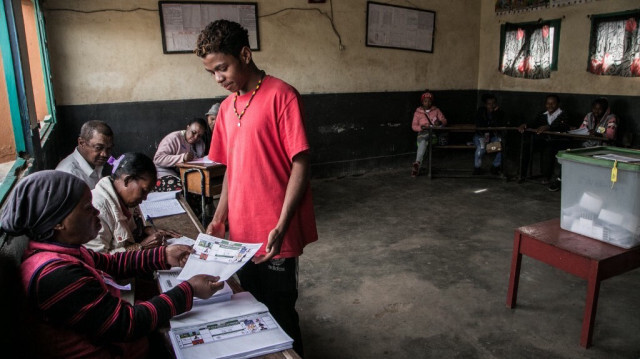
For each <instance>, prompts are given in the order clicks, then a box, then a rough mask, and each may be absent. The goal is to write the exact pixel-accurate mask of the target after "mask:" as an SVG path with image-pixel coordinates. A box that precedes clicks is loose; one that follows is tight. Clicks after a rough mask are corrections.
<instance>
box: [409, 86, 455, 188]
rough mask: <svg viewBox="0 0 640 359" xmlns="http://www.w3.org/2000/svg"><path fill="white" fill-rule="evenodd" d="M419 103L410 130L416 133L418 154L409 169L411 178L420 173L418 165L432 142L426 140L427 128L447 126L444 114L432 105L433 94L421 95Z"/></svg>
mask: <svg viewBox="0 0 640 359" xmlns="http://www.w3.org/2000/svg"><path fill="white" fill-rule="evenodd" d="M420 102H421V103H422V106H419V107H418V108H416V111H415V112H414V113H413V123H412V124H411V128H412V129H413V130H414V131H415V132H417V133H418V153H417V154H416V161H415V162H414V163H413V167H412V169H411V176H412V177H416V176H417V175H418V173H420V164H421V163H422V159H423V158H424V154H425V152H426V151H427V146H428V145H429V142H428V141H433V138H431V139H429V138H427V137H428V136H429V131H428V130H429V127H440V126H446V125H447V119H446V118H445V117H444V114H442V111H440V109H439V108H437V107H436V106H434V105H433V94H432V93H431V92H429V91H427V92H425V93H423V94H422V96H420ZM432 137H435V136H432ZM436 139H437V137H436Z"/></svg>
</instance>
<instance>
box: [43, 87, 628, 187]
mask: <svg viewBox="0 0 640 359" xmlns="http://www.w3.org/2000/svg"><path fill="white" fill-rule="evenodd" d="M484 92H485V91H477V90H447V91H434V94H435V103H436V105H437V106H438V107H440V108H441V109H442V111H443V112H444V114H445V116H446V117H447V119H448V120H449V123H451V124H461V123H471V122H473V120H472V119H473V114H474V113H475V110H476V108H477V106H478V105H479V99H480V96H481V95H482V94H483V93H484ZM494 93H495V94H496V95H497V96H498V102H499V104H500V106H501V107H502V108H503V110H505V111H506V113H507V117H508V118H509V120H510V122H511V123H512V124H513V125H518V124H520V123H522V122H524V121H526V120H527V119H530V118H531V117H533V116H535V114H536V113H538V112H541V111H543V110H544V99H545V95H546V94H544V93H535V92H512V91H494ZM420 94H421V92H393V93H387V92H375V93H342V94H308V95H303V96H302V97H303V102H304V108H305V115H306V126H307V133H308V137H309V142H310V144H311V147H312V174H313V176H314V177H316V178H326V177H340V176H347V175H357V174H363V173H366V172H369V171H378V170H384V169H393V168H409V166H410V165H411V163H412V162H413V160H414V156H415V150H416V144H415V133H414V132H413V131H412V130H411V120H412V117H413V112H414V110H415V108H416V107H417V106H418V105H419V99H420ZM559 95H560V97H561V100H562V108H563V109H565V110H566V111H568V112H569V114H570V115H571V118H572V119H573V121H574V122H575V124H576V125H579V123H580V122H581V120H582V118H583V117H584V115H585V114H586V113H587V112H588V111H589V110H590V104H591V101H592V100H593V99H594V98H595V97H597V96H596V95H572V94H559ZM608 98H609V102H610V103H611V105H612V108H613V109H614V112H615V113H616V114H618V115H619V117H620V118H621V120H622V121H621V124H620V133H621V134H622V133H631V134H633V135H634V136H633V137H632V140H633V145H635V146H638V145H639V144H640V136H638V134H639V133H640V96H608ZM221 100H222V99H197V100H181V101H151V102H135V103H114V104H98V105H79V106H59V107H58V122H59V125H60V126H59V128H58V130H59V131H61V132H60V133H59V135H57V136H56V140H59V141H61V142H60V143H59V145H57V146H53V148H55V149H57V150H58V151H59V152H57V153H56V154H55V156H57V157H58V158H59V159H60V158H63V157H64V156H65V155H67V154H68V153H70V152H71V151H73V148H74V146H75V143H76V138H77V136H78V133H79V130H80V126H81V125H82V124H83V123H84V122H86V121H88V120H102V121H105V122H107V123H108V124H109V125H110V126H111V127H112V128H113V130H114V132H115V133H116V138H115V148H114V152H115V153H116V154H119V153H122V152H127V151H139V152H143V153H146V154H148V155H149V156H153V154H154V153H155V150H156V147H157V145H158V143H159V142H160V140H161V139H162V138H163V136H165V135H166V134H167V133H169V132H171V131H175V130H178V129H181V128H183V127H185V126H186V122H187V121H188V120H189V119H190V118H192V117H203V114H204V113H205V112H206V111H207V110H208V109H209V107H210V106H211V104H212V103H213V102H215V101H218V102H219V101H221ZM620 137H622V136H620ZM49 156H52V155H51V154H49ZM55 156H53V157H55ZM461 156H472V153H467V152H461ZM47 162H50V161H47Z"/></svg>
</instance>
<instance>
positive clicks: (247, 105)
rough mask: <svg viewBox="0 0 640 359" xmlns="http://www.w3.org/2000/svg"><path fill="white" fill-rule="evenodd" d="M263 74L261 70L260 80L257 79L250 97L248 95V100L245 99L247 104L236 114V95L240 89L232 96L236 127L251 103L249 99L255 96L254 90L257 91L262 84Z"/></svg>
mask: <svg viewBox="0 0 640 359" xmlns="http://www.w3.org/2000/svg"><path fill="white" fill-rule="evenodd" d="M264 76H265V75H264V72H263V73H262V76H261V77H260V81H258V84H257V85H256V89H255V90H253V92H252V93H251V97H249V101H247V104H246V105H245V106H244V109H242V112H241V113H240V114H238V110H236V101H237V100H238V95H239V94H240V91H237V92H236V96H235V97H234V98H233V112H235V114H236V116H238V127H240V120H242V116H244V113H245V112H246V111H247V108H248V107H249V105H250V104H251V100H253V96H255V95H256V92H258V89H259V88H260V85H261V84H262V80H263V79H264Z"/></svg>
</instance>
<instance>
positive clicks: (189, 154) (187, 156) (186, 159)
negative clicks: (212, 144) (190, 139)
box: [184, 152, 193, 162]
mask: <svg viewBox="0 0 640 359" xmlns="http://www.w3.org/2000/svg"><path fill="white" fill-rule="evenodd" d="M192 159H193V152H187V153H185V154H184V162H189V161H191V160H192Z"/></svg>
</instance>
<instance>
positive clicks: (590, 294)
mask: <svg viewBox="0 0 640 359" xmlns="http://www.w3.org/2000/svg"><path fill="white" fill-rule="evenodd" d="M598 269H599V263H598V262H597V261H592V262H591V268H590V269H589V279H588V282H587V301H586V303H585V307H584V318H583V319H582V333H581V334H580V345H581V346H583V347H585V348H588V347H590V346H591V339H592V337H593V324H594V322H595V320H596V309H597V307H598V294H599V292H600V278H599V273H598Z"/></svg>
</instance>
